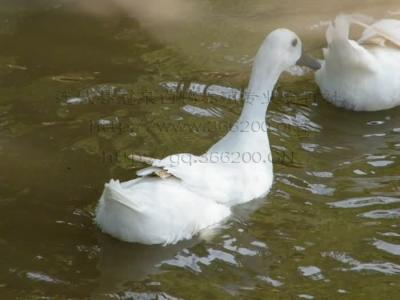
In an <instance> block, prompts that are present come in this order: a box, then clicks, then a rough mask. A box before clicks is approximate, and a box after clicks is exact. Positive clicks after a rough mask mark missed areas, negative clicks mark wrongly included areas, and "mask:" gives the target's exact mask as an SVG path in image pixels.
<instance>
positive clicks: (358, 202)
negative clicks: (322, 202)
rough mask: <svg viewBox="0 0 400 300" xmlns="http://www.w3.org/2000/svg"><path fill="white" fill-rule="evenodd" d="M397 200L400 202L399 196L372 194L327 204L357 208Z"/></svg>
mask: <svg viewBox="0 0 400 300" xmlns="http://www.w3.org/2000/svg"><path fill="white" fill-rule="evenodd" d="M397 202H400V198H394V197H385V196H372V197H362V198H352V199H347V200H342V201H337V202H330V203H328V205H329V206H332V207H337V208H358V207H364V206H370V205H377V204H391V203H397Z"/></svg>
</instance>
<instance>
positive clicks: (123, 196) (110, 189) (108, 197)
mask: <svg viewBox="0 0 400 300" xmlns="http://www.w3.org/2000/svg"><path fill="white" fill-rule="evenodd" d="M103 197H104V201H106V202H110V203H113V202H114V203H118V204H120V205H123V206H125V207H127V208H129V209H131V210H134V211H136V212H142V211H143V207H142V205H140V203H138V202H137V201H135V200H134V199H133V198H134V197H132V196H130V195H128V194H127V191H126V190H124V188H123V187H122V185H121V183H120V182H119V180H113V179H111V180H110V182H109V183H106V184H105V188H104V193H103Z"/></svg>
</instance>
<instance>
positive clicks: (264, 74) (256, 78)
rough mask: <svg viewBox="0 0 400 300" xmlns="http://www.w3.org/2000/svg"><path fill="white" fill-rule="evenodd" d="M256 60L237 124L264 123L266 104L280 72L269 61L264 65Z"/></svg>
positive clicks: (275, 65) (277, 67)
mask: <svg viewBox="0 0 400 300" xmlns="http://www.w3.org/2000/svg"><path fill="white" fill-rule="evenodd" d="M259 60H260V59H256V61H255V63H254V66H253V70H252V73H251V77H250V82H249V86H248V89H247V94H246V95H245V98H244V106H243V109H242V113H241V115H240V118H239V122H244V121H246V122H252V121H257V122H259V121H261V122H265V118H266V112H267V108H268V104H269V102H270V100H271V96H272V93H273V89H274V86H275V84H276V82H277V81H278V78H279V75H280V73H281V71H280V70H279V66H277V64H276V63H274V62H273V61H272V60H271V59H268V60H269V61H268V62H267V63H266V62H265V61H264V62H260V61H259Z"/></svg>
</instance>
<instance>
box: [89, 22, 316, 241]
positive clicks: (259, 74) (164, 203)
mask: <svg viewBox="0 0 400 300" xmlns="http://www.w3.org/2000/svg"><path fill="white" fill-rule="evenodd" d="M301 56H302V45H301V41H300V39H299V38H298V37H297V35H296V34H295V33H293V32H291V31H289V30H287V29H277V30H275V31H273V32H272V33H270V34H269V35H268V36H267V37H266V39H265V40H264V42H263V43H262V45H261V47H260V49H259V51H258V53H257V56H256V59H255V61H254V65H253V69H252V73H251V78H250V83H249V86H248V94H247V96H246V98H245V104H244V107H243V111H242V113H241V115H240V118H239V120H238V121H237V122H236V123H235V125H234V126H233V128H232V129H231V130H230V131H229V132H228V133H227V134H226V136H225V137H223V138H222V139H221V140H220V141H219V142H217V143H216V144H215V145H214V146H212V147H211V148H210V149H209V150H208V151H207V152H206V153H205V154H204V155H202V156H195V155H192V154H177V155H172V156H168V157H166V158H164V159H162V160H151V159H150V162H151V164H152V166H151V167H149V168H146V169H143V170H140V171H138V176H140V177H139V178H137V179H134V180H132V181H128V182H123V183H120V182H119V181H114V180H111V181H110V182H109V183H107V184H106V185H105V189H104V192H103V194H102V196H101V199H100V202H99V205H98V207H97V211H96V222H97V224H98V225H99V227H100V228H101V229H102V231H103V232H105V233H108V234H110V235H112V236H114V237H116V238H119V239H121V240H124V241H128V242H138V243H143V244H171V243H176V242H177V241H179V240H182V239H189V238H191V237H192V236H193V235H194V234H196V233H199V232H200V231H201V230H204V229H206V228H209V227H211V226H214V225H216V224H218V223H220V222H221V221H223V220H224V219H225V218H227V217H228V216H229V215H230V213H231V210H230V207H231V206H232V205H235V204H239V203H244V202H247V201H250V200H252V199H255V198H259V197H262V196H264V195H265V194H266V193H268V191H269V189H270V187H271V185H272V180H273V172H272V159H271V151H270V146H269V140H268V135H267V132H266V128H267V126H266V121H265V118H266V111H267V106H268V103H269V101H270V95H271V94H272V91H273V88H274V86H275V84H276V82H277V80H278V78H279V76H280V74H281V73H282V72H283V71H284V70H286V69H287V68H289V67H290V66H292V65H294V64H296V62H298V61H299V59H300V58H301ZM302 61H303V62H305V63H306V64H309V65H310V66H311V67H318V66H319V65H318V63H316V62H315V61H313V60H311V59H308V60H302ZM144 160H146V159H144ZM154 174H157V175H159V176H160V177H161V178H160V177H154V176H150V175H154Z"/></svg>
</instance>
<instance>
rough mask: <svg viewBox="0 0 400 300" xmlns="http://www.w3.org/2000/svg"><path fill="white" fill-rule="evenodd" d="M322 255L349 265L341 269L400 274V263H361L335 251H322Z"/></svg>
mask: <svg viewBox="0 0 400 300" xmlns="http://www.w3.org/2000/svg"><path fill="white" fill-rule="evenodd" d="M322 256H323V257H330V258H333V259H335V260H337V261H339V262H341V263H343V264H347V265H350V268H342V270H343V271H357V272H362V271H373V272H378V273H384V274H387V275H397V274H400V265H397V264H394V263H391V262H368V263H363V262H360V261H358V260H356V259H354V258H352V257H351V256H349V255H347V254H345V253H343V252H336V251H330V252H324V253H322Z"/></svg>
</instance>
